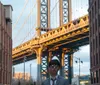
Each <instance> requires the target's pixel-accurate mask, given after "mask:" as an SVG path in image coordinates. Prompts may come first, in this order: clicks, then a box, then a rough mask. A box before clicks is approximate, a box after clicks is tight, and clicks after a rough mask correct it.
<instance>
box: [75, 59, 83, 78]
mask: <svg viewBox="0 0 100 85" xmlns="http://www.w3.org/2000/svg"><path fill="white" fill-rule="evenodd" d="M75 58H76V59H77V60H78V62H77V61H75V62H76V63H79V77H80V63H83V61H81V60H80V58H77V57H75Z"/></svg>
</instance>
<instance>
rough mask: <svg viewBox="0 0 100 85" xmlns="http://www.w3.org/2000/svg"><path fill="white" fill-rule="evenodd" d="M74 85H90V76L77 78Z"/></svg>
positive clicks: (73, 82)
mask: <svg viewBox="0 0 100 85" xmlns="http://www.w3.org/2000/svg"><path fill="white" fill-rule="evenodd" d="M72 85H90V76H89V75H84V76H80V77H79V76H77V77H74V78H73V79H72Z"/></svg>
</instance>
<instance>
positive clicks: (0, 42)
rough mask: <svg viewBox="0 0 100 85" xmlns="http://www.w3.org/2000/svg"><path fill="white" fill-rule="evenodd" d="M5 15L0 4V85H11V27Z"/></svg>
mask: <svg viewBox="0 0 100 85" xmlns="http://www.w3.org/2000/svg"><path fill="white" fill-rule="evenodd" d="M5 15H6V9H5V6H4V5H2V3H1V2H0V85H4V84H7V85H11V80H12V27H11V20H10V19H7V18H6V16H5Z"/></svg>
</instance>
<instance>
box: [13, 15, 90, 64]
mask: <svg viewBox="0 0 100 85" xmlns="http://www.w3.org/2000/svg"><path fill="white" fill-rule="evenodd" d="M86 44H89V21H88V15H85V16H83V17H80V18H78V19H76V20H74V21H71V22H68V23H67V24H64V25H63V26H61V27H58V28H56V29H53V30H51V31H49V32H47V33H45V34H42V35H41V36H40V37H35V38H34V39H32V40H29V41H28V42H25V43H23V44H21V45H19V46H18V47H16V48H14V49H13V51H12V58H13V62H15V61H16V62H18V63H20V62H22V60H23V57H24V56H27V60H31V59H36V53H35V51H34V49H35V48H38V47H40V46H43V48H44V51H47V50H51V51H53V50H54V49H56V48H60V49H61V48H64V47H65V48H75V47H79V46H83V45H86ZM19 60H20V61H19Z"/></svg>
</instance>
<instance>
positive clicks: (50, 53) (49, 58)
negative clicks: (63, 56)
mask: <svg viewBox="0 0 100 85" xmlns="http://www.w3.org/2000/svg"><path fill="white" fill-rule="evenodd" d="M51 57H52V52H51V51H49V56H48V62H50V60H51Z"/></svg>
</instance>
